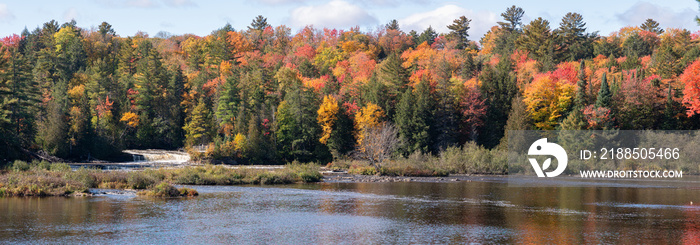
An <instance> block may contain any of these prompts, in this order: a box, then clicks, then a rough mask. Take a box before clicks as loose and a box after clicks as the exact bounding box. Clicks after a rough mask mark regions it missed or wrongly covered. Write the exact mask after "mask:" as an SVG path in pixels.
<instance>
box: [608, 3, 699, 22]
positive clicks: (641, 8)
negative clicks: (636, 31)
mask: <svg viewBox="0 0 700 245" xmlns="http://www.w3.org/2000/svg"><path fill="white" fill-rule="evenodd" d="M696 14H697V12H695V11H693V10H692V9H689V8H686V9H684V10H681V11H674V10H673V9H671V8H669V7H665V6H659V5H656V4H653V3H648V2H638V3H637V4H635V5H634V6H632V7H631V8H630V9H628V10H627V11H625V12H624V13H620V14H617V15H616V17H617V20H618V21H620V22H621V23H622V24H624V25H628V26H639V25H641V24H642V23H644V21H645V20H646V19H648V18H652V19H654V20H656V22H659V25H660V26H661V27H663V28H668V27H673V28H683V27H688V26H695V24H696V23H695V16H696Z"/></svg>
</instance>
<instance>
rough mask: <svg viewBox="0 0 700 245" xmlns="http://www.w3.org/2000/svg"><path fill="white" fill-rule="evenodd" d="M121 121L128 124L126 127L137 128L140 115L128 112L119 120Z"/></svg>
mask: <svg viewBox="0 0 700 245" xmlns="http://www.w3.org/2000/svg"><path fill="white" fill-rule="evenodd" d="M119 121H122V122H126V125H129V127H132V128H135V127H136V126H139V115H136V113H133V112H126V113H124V115H122V118H121V119H119Z"/></svg>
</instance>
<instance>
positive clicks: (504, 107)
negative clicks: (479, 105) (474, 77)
mask: <svg viewBox="0 0 700 245" xmlns="http://www.w3.org/2000/svg"><path fill="white" fill-rule="evenodd" d="M506 57H510V55H508V56H506ZM511 70H512V64H511V61H510V59H508V58H505V59H501V60H500V61H499V62H498V65H496V69H495V70H494V69H493V68H490V67H489V66H486V68H485V69H484V71H482V74H481V75H480V77H479V80H481V81H483V82H482V85H481V87H480V90H481V95H482V98H486V106H487V111H486V122H485V125H484V127H483V133H481V134H479V137H480V139H479V141H480V142H481V144H482V145H484V146H486V147H488V148H491V147H495V146H496V145H498V144H499V142H500V140H501V138H502V137H503V136H504V128H505V125H506V122H507V120H508V112H510V110H511V105H512V101H513V98H514V97H515V96H516V95H518V87H517V80H516V77H515V76H513V75H512V74H511Z"/></svg>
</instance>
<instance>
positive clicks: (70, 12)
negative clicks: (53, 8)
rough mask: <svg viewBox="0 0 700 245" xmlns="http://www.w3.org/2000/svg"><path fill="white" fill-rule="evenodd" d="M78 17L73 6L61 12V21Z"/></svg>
mask: <svg viewBox="0 0 700 245" xmlns="http://www.w3.org/2000/svg"><path fill="white" fill-rule="evenodd" d="M77 18H78V11H77V10H75V8H70V9H68V10H66V11H65V12H63V21H65V22H68V21H71V20H74V19H77Z"/></svg>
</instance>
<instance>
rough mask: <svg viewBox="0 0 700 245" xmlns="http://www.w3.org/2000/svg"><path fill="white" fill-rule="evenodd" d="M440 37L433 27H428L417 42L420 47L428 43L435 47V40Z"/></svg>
mask: <svg viewBox="0 0 700 245" xmlns="http://www.w3.org/2000/svg"><path fill="white" fill-rule="evenodd" d="M437 37H438V34H437V32H435V30H434V29H433V27H432V26H428V28H427V29H425V31H423V32H422V33H421V34H420V36H418V40H417V42H416V44H417V45H420V44H421V43H424V42H428V45H433V43H434V42H435V38H437Z"/></svg>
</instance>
